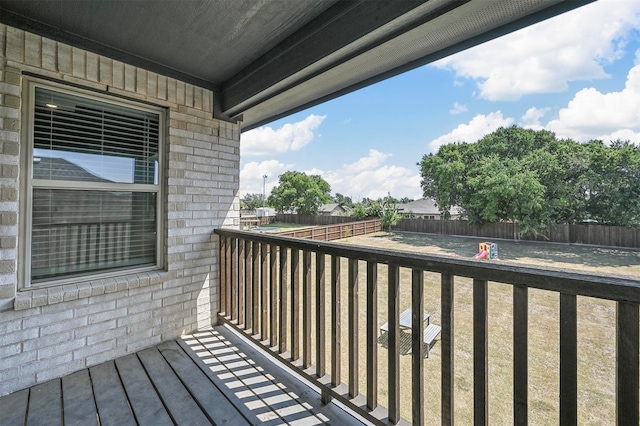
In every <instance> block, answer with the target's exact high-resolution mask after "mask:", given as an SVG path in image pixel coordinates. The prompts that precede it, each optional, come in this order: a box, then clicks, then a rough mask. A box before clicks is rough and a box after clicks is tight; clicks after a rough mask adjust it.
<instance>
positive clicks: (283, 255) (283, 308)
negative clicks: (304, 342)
mask: <svg viewBox="0 0 640 426" xmlns="http://www.w3.org/2000/svg"><path fill="white" fill-rule="evenodd" d="M287 309H288V308H287V247H286V246H280V331H279V333H278V334H279V335H280V353H283V352H285V351H286V350H287Z"/></svg>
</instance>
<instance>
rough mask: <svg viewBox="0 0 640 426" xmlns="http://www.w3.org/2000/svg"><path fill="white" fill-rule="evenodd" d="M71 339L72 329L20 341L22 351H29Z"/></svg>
mask: <svg viewBox="0 0 640 426" xmlns="http://www.w3.org/2000/svg"><path fill="white" fill-rule="evenodd" d="M70 340H73V330H64V331H61V332H59V333H56V334H52V335H49V336H44V337H38V338H37V339H30V340H25V341H24V342H23V343H22V350H23V352H31V351H35V350H37V349H41V348H46V347H48V346H53V345H57V344H60V343H63V342H68V341H70Z"/></svg>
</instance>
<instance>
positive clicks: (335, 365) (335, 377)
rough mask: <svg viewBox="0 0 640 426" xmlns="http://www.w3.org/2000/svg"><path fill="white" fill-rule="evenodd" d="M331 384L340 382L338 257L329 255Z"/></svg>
mask: <svg viewBox="0 0 640 426" xmlns="http://www.w3.org/2000/svg"><path fill="white" fill-rule="evenodd" d="M331 298H332V299H333V303H331V384H332V385H333V386H338V385H339V384H340V357H341V356H342V353H341V351H340V328H341V327H342V324H341V322H340V257H339V256H333V255H332V256H331Z"/></svg>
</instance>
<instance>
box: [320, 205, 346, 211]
mask: <svg viewBox="0 0 640 426" xmlns="http://www.w3.org/2000/svg"><path fill="white" fill-rule="evenodd" d="M336 210H337V211H340V212H342V213H346V212H347V211H348V208H347V207H344V206H343V205H341V204H337V203H329V204H322V205H321V206H320V207H319V208H318V212H319V213H335V212H336Z"/></svg>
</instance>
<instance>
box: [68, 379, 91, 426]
mask: <svg viewBox="0 0 640 426" xmlns="http://www.w3.org/2000/svg"><path fill="white" fill-rule="evenodd" d="M62 395H63V398H64V399H63V401H62V408H63V413H64V424H65V425H69V426H76V425H77V426H85V425H86V426H91V425H96V426H97V425H98V411H97V409H96V401H95V399H94V397H93V388H92V387H91V378H90V377H89V370H80V371H76V372H75V373H73V374H70V375H68V376H65V377H63V378H62Z"/></svg>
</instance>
